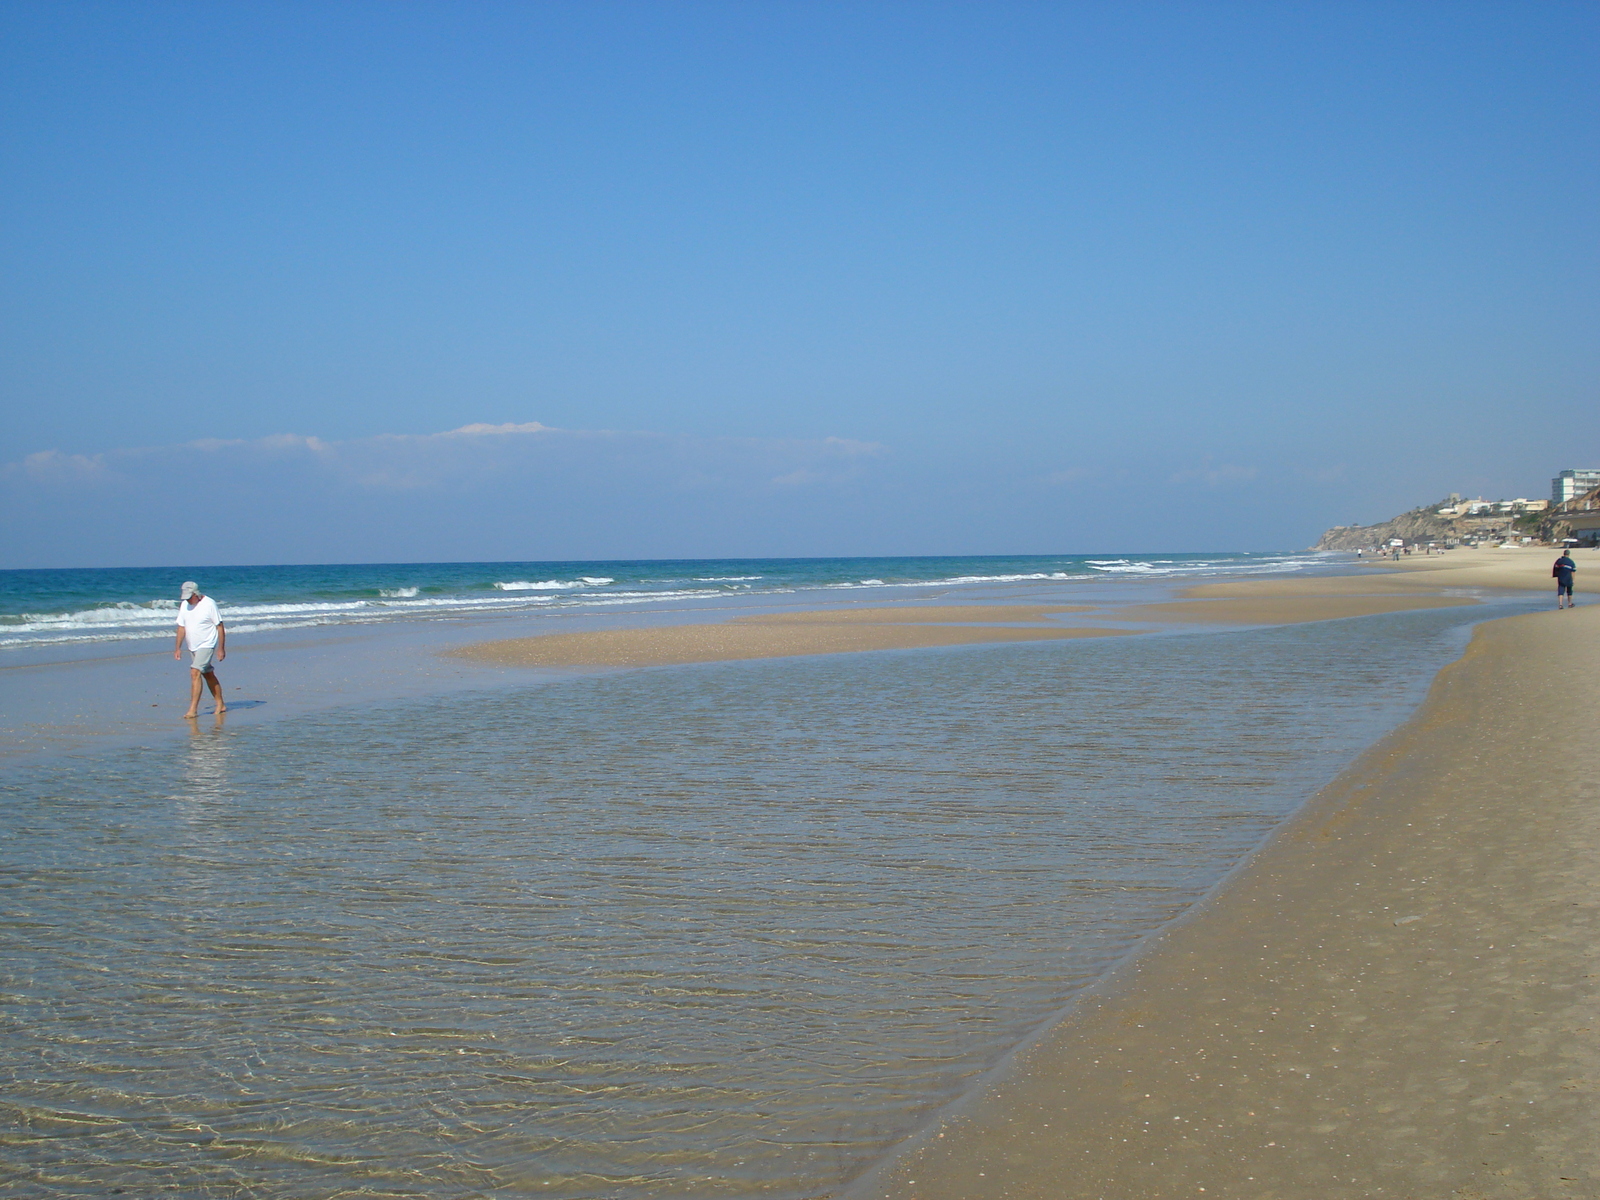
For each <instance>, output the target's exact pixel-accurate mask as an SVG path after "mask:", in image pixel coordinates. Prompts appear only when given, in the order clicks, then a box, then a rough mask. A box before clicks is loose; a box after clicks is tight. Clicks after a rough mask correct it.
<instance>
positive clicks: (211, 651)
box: [172, 580, 228, 717]
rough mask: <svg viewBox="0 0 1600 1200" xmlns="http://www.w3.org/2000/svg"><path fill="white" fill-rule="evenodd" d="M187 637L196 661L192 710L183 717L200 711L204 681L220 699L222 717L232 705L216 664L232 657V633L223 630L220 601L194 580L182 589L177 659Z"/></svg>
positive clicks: (191, 669) (192, 667)
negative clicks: (202, 682) (229, 702)
mask: <svg viewBox="0 0 1600 1200" xmlns="http://www.w3.org/2000/svg"><path fill="white" fill-rule="evenodd" d="M186 637H187V638H188V641H189V652H190V653H191V654H192V655H194V658H193V660H192V661H191V663H190V665H189V711H188V712H186V713H184V714H183V715H184V716H186V717H192V716H194V715H196V714H197V713H198V712H199V711H200V681H201V680H202V679H204V680H205V683H206V686H207V687H209V688H210V689H211V694H212V695H213V696H215V697H216V700H217V715H218V716H220V715H222V714H223V713H225V712H227V711H228V706H227V705H226V704H225V703H223V700H222V684H221V683H219V682H218V681H217V673H216V671H215V670H214V669H213V668H212V662H213V661H215V662H221V661H222V660H223V659H225V658H227V657H228V631H227V630H226V629H225V628H223V625H222V616H221V614H220V613H218V612H217V602H216V601H215V600H213V599H212V598H211V597H210V596H207V595H204V594H203V593H202V592H201V591H200V589H199V587H197V586H196V585H195V583H194V581H193V580H190V581H189V582H188V583H185V584H184V585H183V587H181V588H180V589H178V640H177V643H176V644H175V645H174V646H173V647H172V657H173V658H176V659H180V660H181V659H182V658H183V642H184V639H185V638H186Z"/></svg>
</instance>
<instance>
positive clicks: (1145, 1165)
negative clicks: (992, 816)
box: [842, 581, 1600, 1200]
mask: <svg viewBox="0 0 1600 1200" xmlns="http://www.w3.org/2000/svg"><path fill="white" fill-rule="evenodd" d="M1257 582H1261V583H1268V582H1270V581H1257ZM1284 582H1289V581H1284ZM1307 582H1309V581H1307ZM1363 582H1366V581H1363ZM1217 586H1220V587H1224V588H1226V587H1230V586H1238V585H1217ZM1246 586H1249V585H1246ZM1480 586H1481V585H1480ZM1195 590H1201V589H1195ZM1556 679H1559V680H1560V681H1561V687H1560V688H1555V687H1552V682H1553V680H1556ZM1597 700H1600V608H1597V607H1596V606H1593V605H1590V606H1587V611H1585V612H1583V613H1581V614H1580V613H1577V612H1568V613H1556V612H1554V611H1552V612H1550V613H1534V614H1527V615H1523V616H1518V617H1510V618H1505V619H1502V620H1498V621H1492V622H1488V623H1485V624H1483V625H1480V626H1479V627H1478V628H1477V629H1476V630H1475V632H1474V634H1473V638H1472V641H1471V643H1470V644H1469V647H1468V649H1467V651H1466V653H1465V654H1464V655H1463V656H1462V657H1461V658H1460V659H1458V660H1457V661H1456V662H1455V663H1453V664H1451V665H1450V666H1447V667H1446V668H1445V669H1444V670H1443V671H1442V672H1440V674H1439V675H1438V676H1437V677H1436V678H1435V680H1434V682H1433V685H1432V687H1431V688H1430V690H1429V693H1428V698H1427V700H1426V701H1425V702H1424V704H1423V706H1422V707H1421V708H1420V709H1419V710H1418V712H1417V713H1416V714H1415V715H1414V716H1413V717H1412V718H1411V720H1409V721H1408V722H1407V723H1406V724H1405V725H1403V726H1401V728H1400V729H1398V730H1396V731H1395V732H1394V733H1392V734H1390V735H1389V736H1388V737H1386V738H1385V739H1383V740H1382V741H1380V742H1379V743H1378V744H1377V745H1375V746H1374V747H1372V748H1371V749H1370V750H1368V751H1367V752H1366V753H1365V754H1363V755H1362V757H1361V758H1360V759H1359V760H1357V762H1356V763H1355V764H1353V765H1352V766H1351V767H1350V768H1349V769H1347V770H1346V771H1345V772H1344V773H1343V774H1341V775H1340V776H1339V778H1338V779H1337V780H1335V781H1334V782H1333V783H1332V784H1330V785H1329V786H1328V787H1327V788H1325V789H1323V790H1322V791H1321V792H1320V793H1319V794H1318V795H1317V796H1316V797H1314V798H1313V799H1312V800H1311V801H1310V802H1309V803H1308V804H1307V805H1306V806H1305V808H1304V809H1302V810H1301V811H1300V813H1299V814H1297V815H1296V816H1295V817H1293V818H1291V819H1290V820H1289V821H1288V822H1286V823H1285V825H1284V826H1282V827H1281V828H1280V829H1279V830H1278V831H1277V833H1275V834H1274V835H1273V836H1272V837H1271V838H1270V839H1269V840H1268V841H1267V842H1266V843H1265V844H1264V845H1263V846H1262V847H1261V848H1260V849H1259V850H1258V851H1256V853H1255V854H1254V855H1253V856H1252V857H1251V858H1249V859H1247V860H1246V861H1245V863H1244V864H1242V865H1241V867H1240V868H1238V869H1237V870H1236V871H1235V873H1234V874H1233V875H1232V876H1230V877H1229V879H1228V880H1227V881H1225V883H1224V884H1223V885H1222V886H1220V887H1219V889H1218V890H1217V892H1216V893H1214V894H1213V896H1212V897H1211V898H1210V899H1209V900H1208V901H1207V902H1205V903H1203V904H1202V905H1200V906H1198V907H1197V908H1196V909H1194V910H1192V911H1191V912H1190V913H1189V914H1187V915H1186V916H1185V917H1183V918H1180V919H1179V920H1178V921H1177V922H1176V923H1175V924H1174V925H1172V926H1171V927H1169V928H1168V929H1167V930H1165V931H1163V932H1162V933H1161V934H1159V935H1157V936H1156V937H1155V938H1154V939H1152V940H1151V941H1150V942H1149V943H1147V944H1146V945H1145V946H1144V947H1143V948H1142V949H1141V950H1140V951H1139V952H1137V953H1136V954H1135V956H1134V957H1132V958H1131V959H1129V960H1127V961H1126V962H1124V963H1123V964H1122V965H1121V966H1120V967H1119V968H1118V969H1117V970H1115V971H1114V972H1112V973H1111V974H1110V975H1109V976H1107V977H1106V978H1105V979H1104V980H1102V981H1101V982H1100V983H1099V984H1098V985H1097V986H1096V987H1095V988H1094V989H1092V990H1091V991H1090V992H1088V993H1086V994H1084V995H1083V996H1081V997H1080V998H1079V999H1078V1000H1077V1001H1076V1003H1075V1004H1074V1005H1073V1006H1072V1007H1071V1008H1070V1009H1069V1010H1068V1011H1067V1012H1066V1013H1065V1014H1064V1016H1063V1017H1062V1019H1061V1020H1060V1021H1059V1022H1058V1023H1057V1024H1055V1025H1054V1026H1052V1027H1050V1028H1048V1029H1047V1030H1046V1031H1045V1032H1043V1033H1042V1034H1040V1035H1037V1036H1036V1037H1035V1039H1033V1040H1032V1041H1031V1042H1030V1043H1028V1044H1026V1045H1025V1046H1024V1047H1022V1048H1021V1049H1019V1050H1018V1051H1016V1052H1014V1054H1013V1056H1012V1057H1011V1058H1009V1059H1008V1060H1007V1061H1006V1062H1005V1063H1003V1064H1002V1066H1001V1067H999V1068H997V1069H996V1071H995V1072H994V1073H993V1074H992V1075H991V1077H990V1079H989V1080H988V1081H987V1082H986V1083H985V1084H984V1085H983V1086H981V1087H980V1088H979V1089H977V1090H976V1091H974V1092H972V1093H969V1095H968V1096H967V1097H966V1098H964V1099H963V1100H961V1101H958V1102H957V1103H956V1104H955V1105H954V1106H953V1107H952V1108H951V1109H949V1110H947V1111H946V1113H945V1115H944V1116H943V1118H942V1119H941V1120H939V1121H937V1122H936V1123H935V1124H934V1125H932V1126H931V1127H929V1128H927V1129H926V1130H925V1131H924V1132H922V1133H921V1134H919V1135H917V1136H916V1137H914V1138H913V1139H912V1140H911V1141H909V1142H908V1143H906V1144H905V1145H904V1146H903V1147H902V1148H901V1150H900V1151H899V1152H897V1153H895V1154H893V1155H892V1156H891V1157H890V1158H889V1159H887V1160H886V1161H885V1162H883V1163H880V1164H879V1165H878V1166H877V1167H875V1168H873V1169H872V1170H871V1171H869V1172H868V1173H867V1174H866V1175H864V1176H863V1177H862V1178H861V1179H860V1180H859V1181H857V1183H856V1184H855V1185H854V1186H852V1187H850V1188H848V1189H846V1190H845V1191H844V1192H843V1193H842V1195H844V1196H846V1197H849V1198H850V1200H955V1198H957V1197H963V1198H973V1200H976V1198H978V1197H996V1196H1008V1197H1039V1198H1040V1200H1044V1198H1046V1197H1084V1198H1088V1197H1096V1198H1117V1200H1140V1198H1159V1197H1168V1196H1173V1197H1176V1196H1186V1197H1187V1196H1195V1195H1200V1194H1203V1195H1205V1196H1206V1197H1207V1198H1208V1200H1210V1198H1213V1197H1240V1198H1243V1197H1253V1198H1263V1200H1264V1198H1267V1197H1275V1198H1282V1200H1289V1198H1296V1200H1298V1198H1302V1197H1303V1198H1304V1200H1312V1198H1322V1197H1341V1198H1343V1197H1348V1198H1350V1200H1355V1198H1357V1197H1369V1196H1396V1197H1419V1198H1420V1197H1424V1196H1428V1197H1432V1196H1441V1197H1442V1196H1461V1197H1475V1198H1477V1197H1496V1198H1499V1197H1507V1198H1509V1197H1526V1198H1535V1197H1538V1198H1545V1197H1556V1196H1574V1197H1578V1196H1593V1195H1595V1194H1597V1191H1600V1147H1597V1145H1596V1143H1595V1139H1594V1137H1593V1130H1594V1129H1595V1128H1596V1127H1600V1037H1597V1036H1596V1029H1597V1028H1600V983H1597V980H1600V949H1597V947H1600V942H1597V939H1596V937H1595V934H1596V933H1597V931H1600V865H1597V864H1600V808H1597V806H1595V805H1594V803H1593V799H1594V797H1593V788H1594V784H1593V781H1594V779H1595V778H1596V777H1597V775H1600V741H1597V739H1596V738H1595V736H1594V733H1593V729H1592V722H1591V721H1590V720H1589V714H1592V712H1593V711H1594V707H1595V702H1596V701H1597Z"/></svg>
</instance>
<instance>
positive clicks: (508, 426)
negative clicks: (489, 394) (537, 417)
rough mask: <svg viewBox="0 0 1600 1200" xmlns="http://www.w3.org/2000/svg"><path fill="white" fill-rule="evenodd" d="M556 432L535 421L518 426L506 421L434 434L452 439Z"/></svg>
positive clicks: (466, 426)
mask: <svg viewBox="0 0 1600 1200" xmlns="http://www.w3.org/2000/svg"><path fill="white" fill-rule="evenodd" d="M555 432H557V431H556V430H554V429H552V428H551V427H550V426H548V425H541V424H539V422H537V421H524V422H522V423H521V424H520V425H519V424H517V423H516V422H514V421H507V422H506V423H505V424H504V425H485V424H484V423H483V422H481V421H480V422H478V423H477V424H474V425H463V426H461V428H459V429H452V430H450V432H449V433H447V434H435V435H434V436H436V437H452V436H455V435H457V434H469V435H471V434H484V433H555Z"/></svg>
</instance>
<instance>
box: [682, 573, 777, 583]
mask: <svg viewBox="0 0 1600 1200" xmlns="http://www.w3.org/2000/svg"><path fill="white" fill-rule="evenodd" d="M765 578H766V576H765V575H696V576H695V577H694V581H695V582H696V583H749V582H750V581H751V580H754V579H765Z"/></svg>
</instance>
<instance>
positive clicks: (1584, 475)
mask: <svg viewBox="0 0 1600 1200" xmlns="http://www.w3.org/2000/svg"><path fill="white" fill-rule="evenodd" d="M1597 487H1600V467H1593V468H1590V469H1589V470H1586V471H1563V472H1561V474H1559V475H1557V476H1556V477H1555V478H1554V479H1552V480H1551V481H1550V503H1551V504H1561V503H1564V502H1565V501H1567V500H1571V499H1572V498H1573V497H1574V496H1581V495H1583V494H1584V493H1585V492H1587V491H1592V490H1593V489H1594V488H1597Z"/></svg>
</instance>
